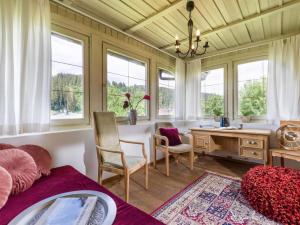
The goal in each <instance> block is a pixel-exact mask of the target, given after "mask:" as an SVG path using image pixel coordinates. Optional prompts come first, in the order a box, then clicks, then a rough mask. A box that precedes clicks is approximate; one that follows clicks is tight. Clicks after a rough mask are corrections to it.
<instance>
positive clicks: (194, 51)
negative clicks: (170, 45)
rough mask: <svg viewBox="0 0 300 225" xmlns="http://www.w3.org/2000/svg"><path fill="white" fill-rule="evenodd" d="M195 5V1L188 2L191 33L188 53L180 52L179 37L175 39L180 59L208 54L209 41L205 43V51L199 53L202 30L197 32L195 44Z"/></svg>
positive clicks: (189, 31) (189, 30) (188, 0)
mask: <svg viewBox="0 0 300 225" xmlns="http://www.w3.org/2000/svg"><path fill="white" fill-rule="evenodd" d="M194 7H195V5H194V1H193V0H187V3H186V10H187V11H188V12H189V21H188V33H189V37H188V40H189V48H188V50H187V52H185V53H182V52H181V50H180V41H179V39H178V36H176V38H175V47H176V54H177V56H178V57H179V58H186V57H188V56H189V57H190V58H193V57H194V56H199V55H204V54H205V53H206V50H207V48H209V45H208V41H206V42H205V44H204V45H203V47H202V48H203V50H202V52H201V53H200V52H197V51H198V46H199V42H201V40H200V30H197V31H196V40H195V41H194V42H195V45H196V46H195V45H194V43H193V26H194V24H193V20H192V11H193V9H194Z"/></svg>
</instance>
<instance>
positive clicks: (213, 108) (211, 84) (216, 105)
mask: <svg viewBox="0 0 300 225" xmlns="http://www.w3.org/2000/svg"><path fill="white" fill-rule="evenodd" d="M224 71H225V69H224V68H216V69H211V70H207V71H204V72H202V73H201V110H202V113H201V114H202V115H203V117H212V116H220V115H224V108H225V103H224V76H225V75H224Z"/></svg>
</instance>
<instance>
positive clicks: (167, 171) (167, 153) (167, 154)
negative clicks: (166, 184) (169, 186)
mask: <svg viewBox="0 0 300 225" xmlns="http://www.w3.org/2000/svg"><path fill="white" fill-rule="evenodd" d="M165 160H166V175H167V176H169V175H170V172H169V170H170V166H169V152H166V156H165Z"/></svg>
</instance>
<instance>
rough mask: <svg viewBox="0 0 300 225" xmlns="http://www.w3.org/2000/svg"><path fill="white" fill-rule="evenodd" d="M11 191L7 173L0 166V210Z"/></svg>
mask: <svg viewBox="0 0 300 225" xmlns="http://www.w3.org/2000/svg"><path fill="white" fill-rule="evenodd" d="M11 189H12V178H11V176H10V174H9V172H8V171H7V170H6V169H4V168H3V167H1V166H0V209H1V208H2V207H3V206H4V205H5V203H6V201H7V199H8V196H9V195H10V192H11Z"/></svg>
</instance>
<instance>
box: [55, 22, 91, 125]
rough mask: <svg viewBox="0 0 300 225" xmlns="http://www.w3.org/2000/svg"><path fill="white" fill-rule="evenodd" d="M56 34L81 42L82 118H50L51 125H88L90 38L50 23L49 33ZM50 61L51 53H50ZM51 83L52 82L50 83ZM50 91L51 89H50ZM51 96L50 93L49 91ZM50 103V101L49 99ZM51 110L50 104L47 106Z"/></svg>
mask: <svg viewBox="0 0 300 225" xmlns="http://www.w3.org/2000/svg"><path fill="white" fill-rule="evenodd" d="M52 34H56V35H59V36H62V37H65V38H67V39H72V40H75V41H79V42H82V43H83V118H78V119H51V115H50V125H51V126H62V125H89V124H90V99H89V75H90V74H89V71H90V69H89V52H90V49H89V48H90V45H89V44H90V40H89V37H88V36H86V35H84V34H81V33H78V32H75V31H73V30H69V29H65V28H63V27H60V26H58V25H52V30H51V35H52ZM51 52H52V47H51ZM51 63H52V55H51ZM51 76H52V65H51ZM51 85H52V83H51ZM50 91H51V89H50ZM49 94H50V96H51V93H49ZM50 103H51V101H50ZM49 111H51V106H49ZM50 113H51V112H50Z"/></svg>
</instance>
